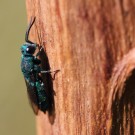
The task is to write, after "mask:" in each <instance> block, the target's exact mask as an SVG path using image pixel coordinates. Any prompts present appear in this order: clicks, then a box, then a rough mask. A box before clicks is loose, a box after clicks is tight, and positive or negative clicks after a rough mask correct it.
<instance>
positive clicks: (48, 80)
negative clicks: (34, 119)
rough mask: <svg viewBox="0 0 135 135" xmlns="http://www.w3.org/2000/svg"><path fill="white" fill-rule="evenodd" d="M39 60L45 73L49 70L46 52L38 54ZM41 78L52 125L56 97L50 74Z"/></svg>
mask: <svg viewBox="0 0 135 135" xmlns="http://www.w3.org/2000/svg"><path fill="white" fill-rule="evenodd" d="M40 60H41V67H42V69H43V70H45V71H47V70H50V64H49V60H48V57H47V55H46V52H45V51H44V50H43V49H42V51H41V54H40ZM42 78H43V81H44V84H45V87H46V92H47V94H48V102H49V108H48V117H49V121H50V123H51V124H53V123H54V120H55V101H54V95H56V94H55V91H54V89H53V78H52V76H51V74H50V73H46V74H42Z"/></svg>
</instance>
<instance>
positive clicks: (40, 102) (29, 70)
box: [21, 17, 57, 114]
mask: <svg viewBox="0 0 135 135" xmlns="http://www.w3.org/2000/svg"><path fill="white" fill-rule="evenodd" d="M34 22H35V17H34V18H33V19H32V18H31V21H30V23H29V25H28V28H27V30H26V34H25V43H24V44H23V45H22V46H21V53H22V57H21V70H22V73H23V75H24V79H25V82H26V86H27V92H28V97H29V99H30V104H31V107H32V109H33V111H34V113H35V114H38V110H41V111H43V112H46V110H47V109H48V105H49V103H48V97H47V93H46V91H45V84H44V82H43V79H42V77H41V74H44V73H51V72H57V70H56V71H50V70H49V71H43V70H42V69H41V66H40V63H41V61H40V59H38V56H39V55H40V52H41V51H42V49H43V47H42V46H39V45H38V44H36V43H33V42H32V41H30V40H29V32H30V29H31V27H32V25H33V24H34ZM37 48H38V49H39V51H38V52H37V53H36V54H35V51H36V50H37ZM34 54H35V55H34Z"/></svg>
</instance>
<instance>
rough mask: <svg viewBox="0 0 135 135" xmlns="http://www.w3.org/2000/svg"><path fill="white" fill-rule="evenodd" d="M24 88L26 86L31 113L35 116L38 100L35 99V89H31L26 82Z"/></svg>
mask: <svg viewBox="0 0 135 135" xmlns="http://www.w3.org/2000/svg"><path fill="white" fill-rule="evenodd" d="M25 82H26V86H27V94H28V99H29V103H30V106H31V108H32V109H33V112H34V113H35V114H36V115H37V114H38V110H39V108H38V99H37V93H36V88H35V87H32V86H31V85H30V84H29V83H28V82H27V81H26V80H25Z"/></svg>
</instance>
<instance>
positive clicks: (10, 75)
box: [0, 0, 36, 135]
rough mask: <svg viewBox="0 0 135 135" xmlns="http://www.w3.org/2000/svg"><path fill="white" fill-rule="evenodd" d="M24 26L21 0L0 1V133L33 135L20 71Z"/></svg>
mask: <svg viewBox="0 0 135 135" xmlns="http://www.w3.org/2000/svg"><path fill="white" fill-rule="evenodd" d="M26 27H27V20H26V6H25V0H13V1H10V0H8V1H6V0H0V63H1V64H0V65H1V66H0V135H35V134H36V130H35V118H34V114H33V112H32V110H31V108H30V106H29V103H28V99H27V93H26V86H25V83H24V79H23V76H22V74H21V70H20V57H21V53H20V46H21V44H22V43H23V42H24V36H25V30H26Z"/></svg>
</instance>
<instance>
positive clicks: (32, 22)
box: [25, 17, 36, 44]
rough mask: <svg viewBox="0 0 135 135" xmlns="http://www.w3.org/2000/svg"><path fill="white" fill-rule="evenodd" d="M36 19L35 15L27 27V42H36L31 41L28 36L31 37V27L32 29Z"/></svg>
mask: <svg viewBox="0 0 135 135" xmlns="http://www.w3.org/2000/svg"><path fill="white" fill-rule="evenodd" d="M35 19H36V17H34V18H32V17H31V20H30V23H29V25H28V28H27V30H26V34H25V41H26V42H27V43H30V44H34V43H33V42H32V41H30V40H29V39H28V38H29V33H30V29H31V27H32V25H33V24H34V22H35Z"/></svg>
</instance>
